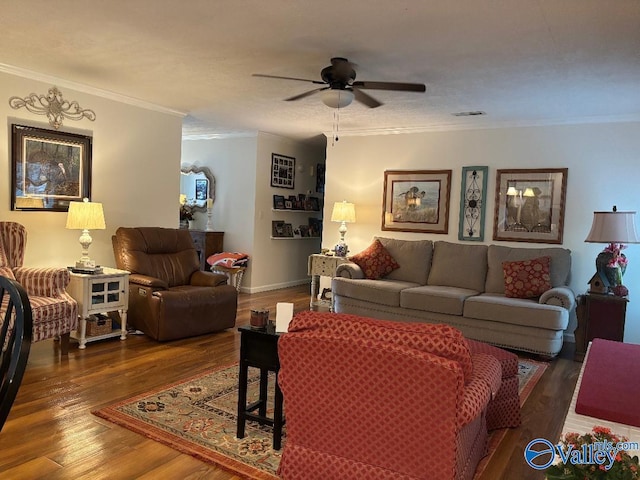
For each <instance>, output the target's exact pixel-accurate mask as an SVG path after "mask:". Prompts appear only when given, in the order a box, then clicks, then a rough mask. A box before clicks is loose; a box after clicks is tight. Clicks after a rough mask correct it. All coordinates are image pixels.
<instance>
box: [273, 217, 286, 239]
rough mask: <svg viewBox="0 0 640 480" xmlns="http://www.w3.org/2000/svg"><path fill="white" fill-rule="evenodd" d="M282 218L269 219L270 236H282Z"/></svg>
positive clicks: (283, 223)
mask: <svg viewBox="0 0 640 480" xmlns="http://www.w3.org/2000/svg"><path fill="white" fill-rule="evenodd" d="M284 225H285V222H284V220H272V221H271V236H272V237H274V238H279V237H284V236H285V235H284Z"/></svg>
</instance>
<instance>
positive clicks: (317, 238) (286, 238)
mask: <svg viewBox="0 0 640 480" xmlns="http://www.w3.org/2000/svg"><path fill="white" fill-rule="evenodd" d="M270 238H271V240H320V239H321V238H322V237H270Z"/></svg>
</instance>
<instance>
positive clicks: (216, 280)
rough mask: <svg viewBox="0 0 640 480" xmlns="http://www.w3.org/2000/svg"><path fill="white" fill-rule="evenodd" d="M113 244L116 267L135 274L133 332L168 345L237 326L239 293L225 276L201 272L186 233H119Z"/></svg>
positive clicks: (131, 309) (126, 230) (131, 278)
mask: <svg viewBox="0 0 640 480" xmlns="http://www.w3.org/2000/svg"><path fill="white" fill-rule="evenodd" d="M112 241H113V252H114V255H115V260H116V265H117V267H118V268H120V269H122V270H128V271H129V272H131V275H129V311H128V316H127V319H128V323H129V324H130V325H131V326H132V327H134V328H136V329H138V330H141V331H142V332H144V333H145V334H147V335H148V336H150V337H151V338H153V339H155V340H158V341H166V340H176V339H179V338H187V337H193V336H196V335H203V334H206V333H212V332H216V331H220V330H224V329H226V328H231V327H233V326H234V325H235V321H236V310H237V306H238V292H237V291H236V289H235V288H234V287H232V286H231V285H227V277H226V276H225V275H221V274H217V273H212V272H204V271H201V270H200V262H199V260H198V254H197V252H196V249H195V247H194V245H193V240H192V239H191V235H190V234H189V231H188V230H178V229H171V228H159V227H139V228H124V227H120V228H118V229H117V230H116V234H115V235H114V236H113V237H112Z"/></svg>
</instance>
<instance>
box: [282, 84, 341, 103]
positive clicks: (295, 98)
mask: <svg viewBox="0 0 640 480" xmlns="http://www.w3.org/2000/svg"><path fill="white" fill-rule="evenodd" d="M328 88H330V87H322V88H316V89H315V90H309V91H308V92H304V93H301V94H300V95H294V96H293V97H289V98H285V101H287V102H291V101H293V100H300V99H301V98H304V97H309V96H311V95H313V94H314V93H318V92H321V91H322V90H327V89H328Z"/></svg>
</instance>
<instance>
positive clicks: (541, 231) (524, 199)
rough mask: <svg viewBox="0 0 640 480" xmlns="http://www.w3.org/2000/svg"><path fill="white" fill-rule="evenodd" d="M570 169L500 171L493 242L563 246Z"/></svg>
mask: <svg viewBox="0 0 640 480" xmlns="http://www.w3.org/2000/svg"><path fill="white" fill-rule="evenodd" d="M567 173H568V169H566V168H539V169H517V170H515V169H514V170H498V171H497V173H496V198H495V215H494V222H493V239H494V240H504V241H513V242H531V243H562V233H563V229H564V206H565V200H566V195H567Z"/></svg>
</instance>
